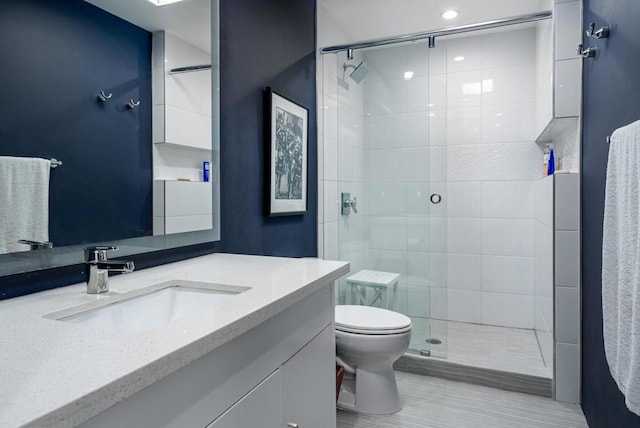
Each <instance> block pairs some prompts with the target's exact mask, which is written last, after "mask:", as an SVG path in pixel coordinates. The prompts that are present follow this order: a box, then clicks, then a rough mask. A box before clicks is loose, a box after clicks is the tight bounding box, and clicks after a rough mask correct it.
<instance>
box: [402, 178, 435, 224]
mask: <svg viewBox="0 0 640 428" xmlns="http://www.w3.org/2000/svg"><path fill="white" fill-rule="evenodd" d="M405 189H406V207H407V211H406V214H407V215H408V216H425V217H427V216H428V215H429V211H430V204H431V202H430V200H429V197H430V196H431V192H430V186H429V183H427V182H421V183H407V184H406V188H405Z"/></svg>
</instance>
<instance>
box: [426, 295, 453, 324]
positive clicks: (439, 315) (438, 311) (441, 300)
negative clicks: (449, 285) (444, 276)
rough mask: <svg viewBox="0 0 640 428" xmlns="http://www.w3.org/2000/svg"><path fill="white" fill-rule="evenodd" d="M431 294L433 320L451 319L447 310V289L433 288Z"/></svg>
mask: <svg viewBox="0 0 640 428" xmlns="http://www.w3.org/2000/svg"><path fill="white" fill-rule="evenodd" d="M430 292H431V302H430V303H431V310H430V313H431V319H439V320H444V319H449V318H448V314H447V310H448V309H449V308H448V307H447V289H446V288H443V287H432V288H431V289H430Z"/></svg>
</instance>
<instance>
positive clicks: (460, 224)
mask: <svg viewBox="0 0 640 428" xmlns="http://www.w3.org/2000/svg"><path fill="white" fill-rule="evenodd" d="M447 248H448V251H449V252H451V253H463V254H481V251H482V245H481V223H480V220H479V219H475V218H448V219H447Z"/></svg>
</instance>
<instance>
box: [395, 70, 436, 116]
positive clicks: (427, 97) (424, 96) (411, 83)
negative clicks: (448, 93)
mask: <svg viewBox="0 0 640 428" xmlns="http://www.w3.org/2000/svg"><path fill="white" fill-rule="evenodd" d="M431 80H432V79H431V78H429V76H423V77H413V78H411V79H408V80H405V82H404V87H405V93H406V95H405V97H406V98H405V103H406V104H405V111H407V112H414V111H427V109H428V108H429V104H432V103H434V102H436V101H433V99H434V95H435V94H438V92H440V90H439V88H438V89H435V91H436V93H435V94H431V93H430V90H429V89H430V85H431V86H434V83H433V82H431ZM440 108H442V107H440Z"/></svg>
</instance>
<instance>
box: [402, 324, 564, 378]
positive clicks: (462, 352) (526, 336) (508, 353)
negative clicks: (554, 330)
mask: <svg viewBox="0 0 640 428" xmlns="http://www.w3.org/2000/svg"><path fill="white" fill-rule="evenodd" d="M412 322H413V330H412V337H411V345H410V346H409V349H410V351H413V352H416V351H417V352H419V351H421V350H430V351H431V357H432V358H445V359H446V360H447V361H451V362H453V363H458V364H465V365H469V366H474V367H482V368H488V369H494V370H502V371H508V372H514V373H522V374H528V375H533V376H541V377H548V378H551V376H552V367H551V366H550V365H549V366H547V365H545V361H544V360H543V358H542V353H541V352H540V347H539V345H538V340H537V338H536V335H535V332H534V331H533V330H525V329H519V328H509V327H498V326H491V325H482V324H471V323H464V322H456V321H442V320H434V319H427V318H418V317H412ZM429 329H430V330H429ZM428 338H434V339H439V340H441V341H442V343H441V344H439V345H432V344H427V343H426V342H425V340H426V339H428Z"/></svg>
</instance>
